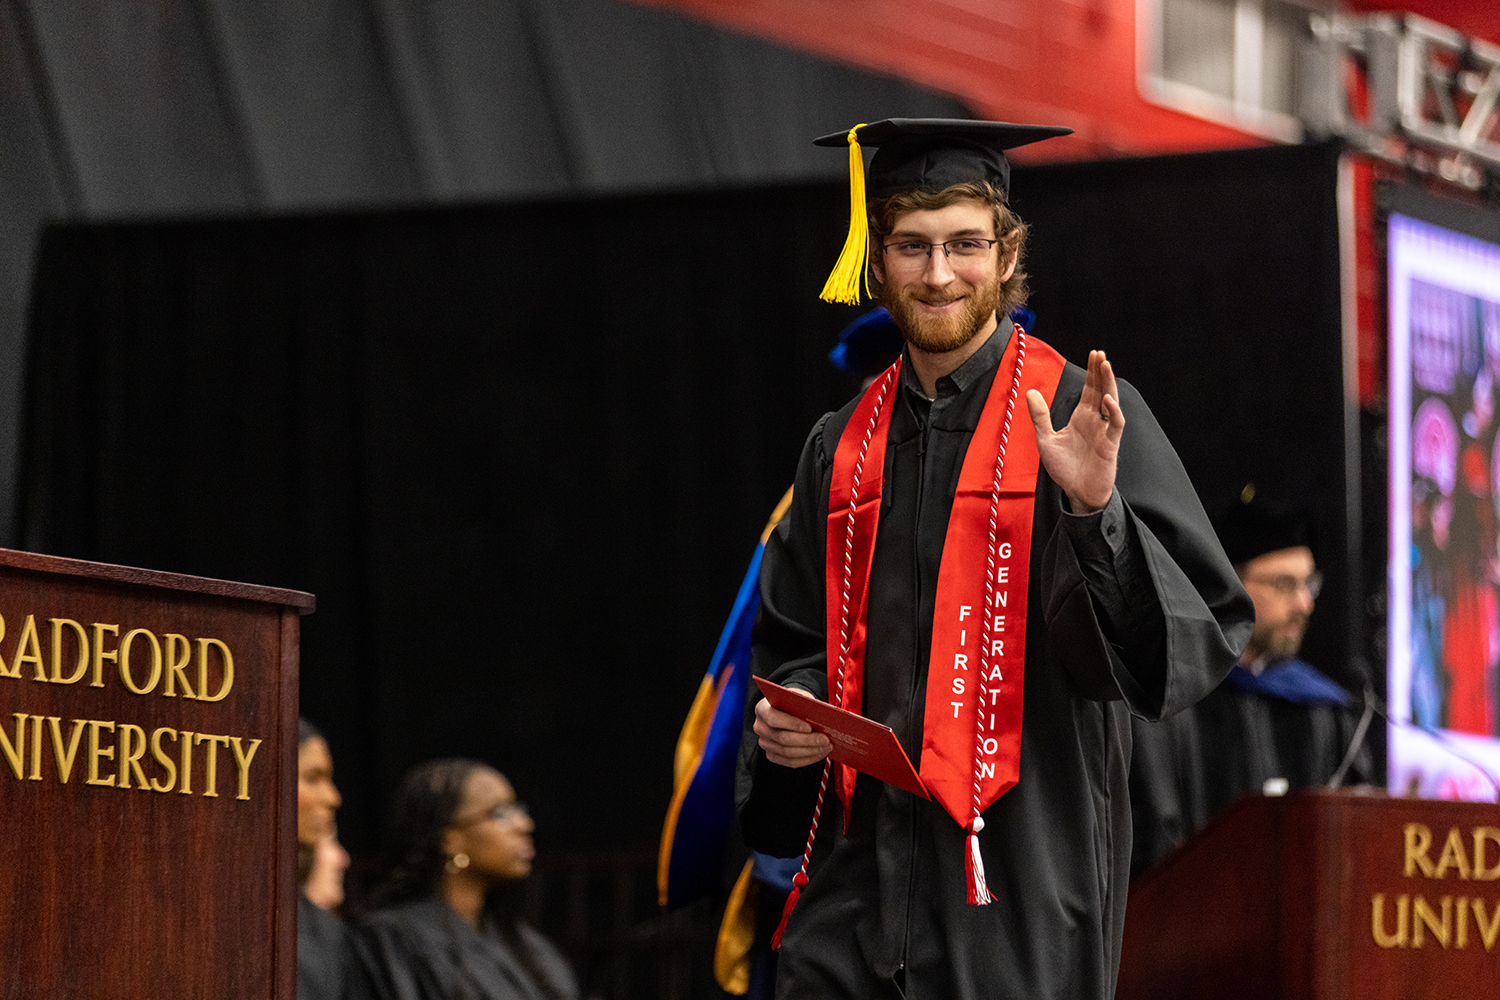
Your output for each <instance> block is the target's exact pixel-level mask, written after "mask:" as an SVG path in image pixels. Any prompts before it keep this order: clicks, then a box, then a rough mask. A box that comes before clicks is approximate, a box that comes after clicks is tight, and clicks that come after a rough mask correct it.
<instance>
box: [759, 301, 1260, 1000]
mask: <svg viewBox="0 0 1500 1000" xmlns="http://www.w3.org/2000/svg"><path fill="white" fill-rule="evenodd" d="M1009 335H1010V331H1009V330H1008V329H1006V330H1002V331H1000V332H998V333H997V334H995V335H994V336H992V337H991V338H990V339H989V341H988V342H987V343H986V344H984V345H983V346H982V347H981V348H980V349H979V350H978V351H977V352H975V354H974V355H973V356H972V357H971V358H969V360H968V361H966V362H965V363H964V364H963V365H961V366H960V367H959V368H958V369H957V370H955V371H954V372H953V373H952V374H951V375H949V376H945V377H943V378H942V379H940V380H939V382H938V386H937V388H938V398H937V400H936V402H934V403H932V404H930V406H928V405H927V404H926V403H925V401H924V400H923V399H922V398H921V396H920V393H919V392H917V391H914V388H915V385H916V383H915V380H914V379H912V378H911V377H910V371H909V367H908V370H907V372H906V373H905V374H904V375H903V380H904V383H905V384H903V386H902V387H900V389H899V390H894V392H895V393H896V395H895V396H894V398H893V400H892V402H893V403H894V404H895V408H894V409H893V411H892V419H891V427H890V436H889V439H888V445H887V451H886V466H885V470H884V473H885V483H884V488H883V498H882V509H881V515H880V528H879V534H878V536H877V540H876V545H875V552H874V559H873V565H872V570H871V582H870V601H869V608H870V610H869V619H868V622H869V632H868V646H867V650H868V652H867V662H866V668H865V704H864V714H865V715H866V716H868V717H870V718H872V719H874V720H876V721H878V722H881V723H884V724H885V725H888V726H890V727H891V728H892V729H893V730H895V732H896V734H897V737H898V738H899V739H900V740H901V742H902V745H903V746H904V747H905V748H906V752H907V754H908V756H910V758H911V759H912V761H913V763H917V764H918V766H920V764H919V755H920V752H921V746H922V724H923V711H924V704H925V703H924V690H925V684H926V674H927V658H928V653H929V645H930V641H931V632H932V614H933V605H934V600H935V596H936V588H937V577H938V566H939V562H940V557H941V555H942V548H943V541H944V536H945V532H946V530H947V523H948V516H949V513H950V511H951V509H952V505H953V490H954V487H955V485H956V483H957V479H958V475H959V470H960V467H961V465H962V461H963V456H964V452H965V450H966V449H967V447H968V442H969V438H970V437H971V435H972V433H973V430H974V428H975V426H976V425H977V423H978V421H979V416H980V413H981V411H982V410H983V407H984V401H985V397H986V395H987V393H988V392H989V389H990V386H991V383H992V382H993V381H994V375H995V369H996V366H997V365H998V363H999V361H1000V357H1001V354H1002V352H1003V350H1004V347H1005V343H1006V340H1007V338H1008V336H1009ZM1083 383H1084V372H1083V370H1082V369H1080V368H1078V367H1077V366H1074V365H1069V366H1067V368H1066V369H1065V371H1064V374H1063V376H1062V379H1061V382H1060V384H1059V387H1058V390H1057V393H1056V396H1055V398H1054V401H1053V405H1052V419H1053V423H1054V426H1061V425H1062V424H1063V423H1065V422H1066V421H1067V420H1068V418H1069V416H1070V415H1071V413H1072V411H1073V408H1074V407H1075V406H1076V404H1077V402H1078V399H1079V396H1080V394H1081V392H1082V389H1083ZM1000 391H1003V390H1000ZM1120 403H1121V406H1122V407H1123V409H1124V412H1125V416H1126V427H1125V432H1124V437H1123V439H1122V441H1121V445H1120V457H1119V471H1118V474H1117V477H1116V488H1115V495H1114V496H1113V497H1112V498H1111V500H1110V503H1109V506H1108V507H1106V509H1105V510H1104V511H1102V512H1099V513H1095V514H1093V515H1088V516H1085V517H1075V516H1073V515H1071V514H1067V513H1064V505H1065V503H1066V500H1065V499H1064V497H1063V495H1062V492H1061V490H1060V489H1059V488H1058V487H1057V485H1056V484H1055V483H1053V482H1052V481H1051V479H1050V478H1049V477H1048V476H1047V475H1046V472H1045V470H1043V471H1041V472H1040V474H1039V476H1038V481H1037V493H1036V505H1035V511H1036V513H1035V520H1034V527H1033V533H1032V555H1031V569H1030V581H1029V594H1030V597H1029V603H1028V608H1027V633H1026V635H1027V641H1026V673H1025V697H1024V701H1023V709H1022V719H1023V724H1022V744H1021V760H1020V768H1021V771H1020V782H1019V783H1018V784H1017V785H1016V787H1014V788H1012V789H1011V790H1010V791H1009V792H1007V793H1006V794H1005V795H1003V796H1001V798H1000V799H999V800H998V801H997V802H996V803H995V804H994V805H992V806H991V807H990V808H989V809H988V810H986V812H985V813H984V821H985V829H984V831H983V832H982V833H981V834H980V836H979V843H980V849H981V852H982V854H983V857H984V865H985V872H986V876H987V879H988V884H989V888H990V892H991V893H992V894H993V895H994V896H995V902H993V903H991V904H990V905H988V906H971V905H969V904H968V903H967V902H966V900H965V893H966V887H965V886H966V883H965V876H964V851H965V839H964V838H965V834H964V831H963V829H962V828H961V827H960V826H959V825H958V823H957V822H955V821H954V820H953V819H952V818H951V817H950V816H948V814H947V813H946V812H945V811H944V810H943V809H942V807H940V806H939V805H938V804H937V803H935V802H926V801H923V800H920V799H918V798H916V797H914V796H912V795H911V794H909V793H907V792H903V791H901V790H899V789H896V788H894V787H891V786H888V785H885V784H883V783H881V782H879V781H876V780H875V779H872V778H870V777H868V776H866V775H860V777H859V779H858V782H857V784H856V790H855V794H854V802H853V807H852V822H851V823H850V828H849V832H848V834H847V835H846V834H844V833H842V832H840V828H841V826H842V824H843V810H842V807H841V804H840V803H839V801H838V799H837V796H836V795H835V794H834V792H833V790H832V788H830V790H829V793H828V797H827V801H826V804H825V809H824V814H823V820H822V823H821V825H820V828H819V833H818V838H817V846H816V848H815V850H814V853H813V860H812V865H811V879H810V882H809V884H808V886H807V888H806V889H805V890H804V892H803V894H802V897H801V901H800V903H799V904H798V906H797V909H796V910H795V911H794V913H793V914H792V917H791V919H790V921H789V923H788V925H787V928H786V932H785V936H784V938H783V942H782V950H781V956H780V963H779V968H778V973H777V976H778V989H777V995H778V996H780V997H784V998H816V1000H831V998H849V1000H855V998H857V1000H872V998H886V997H898V996H902V995H904V996H906V997H911V998H921V1000H928V998H934V1000H937V998H941V1000H970V998H1001V997H1004V998H1016V1000H1021V998H1025V1000H1048V998H1057V1000H1063V998H1067V1000H1109V998H1111V997H1113V996H1114V989H1115V978H1116V975H1117V972H1118V966H1119V948H1120V938H1121V933H1122V928H1123V922H1124V913H1125V895H1126V888H1127V884H1128V876H1129V862H1130V835H1131V828H1130V808H1129V798H1128V794H1127V785H1126V781H1127V771H1128V768H1129V763H1130V746H1131V742H1130V725H1129V716H1130V713H1131V712H1135V713H1137V714H1139V715H1142V716H1144V717H1147V718H1157V717H1159V716H1161V715H1162V714H1163V713H1170V712H1172V711H1176V710H1178V709H1180V708H1182V707H1184V706H1186V705H1188V704H1191V703H1192V702H1194V701H1196V700H1197V699H1198V698H1201V697H1202V696H1203V695H1205V694H1207V693H1208V692H1209V691H1211V690H1213V689H1214V687H1215V686H1216V685H1217V684H1218V683H1219V681H1220V679H1221V678H1222V677H1223V676H1224V674H1225V672H1226V671H1227V670H1228V669H1229V667H1230V666H1231V665H1232V664H1233V662H1234V659H1235V656H1236V655H1237V654H1238V652H1239V650H1240V648H1241V647H1242V646H1243V645H1244V643H1245V641H1246V640H1247V639H1248V637H1249V633H1250V623H1251V620H1252V617H1253V611H1252V608H1251V604H1250V600H1249V598H1248V596H1247V595H1246V594H1245V592H1244V590H1243V588H1241V586H1240V584H1239V581H1238V580H1237V579H1236V577H1235V575H1234V572H1233V570H1232V568H1231V567H1230V565H1229V563H1228V561H1227V560H1226V559H1225V557H1224V554H1223V551H1222V550H1221V549H1220V547H1219V544H1218V541H1217V539H1216V537H1215V535H1214V533H1213V530H1212V528H1211V527H1210V526H1209V523H1208V520H1207V518H1206V516H1205V515H1204V513H1203V509H1202V506H1201V505H1200V503H1199V502H1198V498H1197V496H1196V494H1195V493H1194V492H1193V489H1192V486H1191V485H1190V483H1189V482H1188V479H1187V476H1186V474H1185V473H1184V471H1183V469H1182V465H1181V463H1180V462H1179V460H1178V458H1177V455H1176V453H1175V452H1174V451H1173V450H1172V447H1171V445H1170V444H1169V443H1168V442H1167V440H1166V438H1165V436H1164V435H1163V434H1162V432H1161V429H1160V427H1159V426H1158V425H1157V423H1156V421H1155V419H1154V418H1153V417H1152V415H1151V413H1150V411H1149V410H1148V409H1147V408H1146V406H1145V404H1144V403H1143V402H1142V401H1141V399H1140V396H1139V394H1137V393H1136V392H1135V390H1134V389H1132V388H1131V387H1130V386H1129V385H1127V384H1126V383H1124V382H1121V383H1120ZM854 405H855V401H851V402H850V403H849V404H848V405H846V406H845V407H844V408H843V409H841V410H840V411H838V412H837V413H834V414H830V415H828V416H826V417H824V418H823V420H822V421H820V422H819V424H818V425H817V426H816V427H815V428H814V429H813V432H812V434H811V435H810V437H809V439H808V442H807V444H806V446H805V448H804V450H803V454H802V459H801V462H800V464H799V467H798V471H797V480H796V492H795V494H794V498H793V502H792V506H791V509H790V510H789V511H788V513H787V516H786V517H785V518H784V519H783V520H782V522H781V524H780V525H779V526H778V528H777V529H776V531H775V532H773V533H772V536H771V538H770V540H769V541H768V543H767V546H766V550H765V556H764V563H763V565H762V571H761V610H760V615H759V617H758V619H757V624H756V631H755V655H754V669H755V672H756V673H757V674H759V675H762V676H766V677H769V678H770V679H772V680H774V681H777V682H778V683H782V684H788V683H790V684H794V685H799V686H802V687H804V688H806V689H807V690H810V691H812V692H813V693H814V694H815V695H817V696H819V697H823V698H826V697H827V673H826V664H825V644H824V534H825V530H826V521H827V511H828V490H829V478H830V473H831V469H832V462H833V455H834V451H835V449H836V447H837V444H838V439H839V435H840V434H841V432H842V431H843V429H844V426H845V424H846V423H847V421H848V420H849V417H850V415H851V414H852V412H853V409H854ZM1024 405H1025V404H1024V401H1020V402H1019V403H1018V404H1017V414H1018V415H1017V420H1018V421H1019V422H1021V423H1020V426H1019V427H1014V428H1013V430H1012V433H1013V434H1014V433H1026V434H1029V433H1032V431H1031V428H1030V427H1029V426H1028V425H1027V423H1026V421H1028V419H1029V418H1028V417H1027V416H1026V412H1025V410H1024ZM752 711H753V708H752ZM751 722H753V717H752V716H751V715H749V714H747V723H746V725H747V731H746V734H745V738H744V742H743V745H742V752H741V755H742V760H741V769H740V777H739V783H738V789H737V792H738V796H739V801H740V816H741V826H742V828H743V829H744V832H745V837H746V840H747V842H748V843H749V844H750V846H752V847H754V848H755V849H757V850H760V851H763V852H765V853H769V854H775V855H782V856H787V855H793V854H799V853H801V850H802V848H803V846H804V844H805V841H806V838H807V830H808V825H809V822H810V820H811V817H812V811H813V803H814V800H815V798H816V794H817V786H818V779H819V776H820V775H821V772H822V765H821V764H818V765H813V766H809V767H805V768H798V769H791V768H784V767H779V766H777V765H774V764H771V763H770V762H769V761H767V760H766V759H765V755H764V753H763V752H762V751H761V750H760V749H759V748H758V746H757V742H756V737H755V735H754V733H753V732H750V731H749V725H750V724H751ZM898 983H899V984H900V985H901V988H902V989H904V994H903V993H899V992H897V984H898Z"/></svg>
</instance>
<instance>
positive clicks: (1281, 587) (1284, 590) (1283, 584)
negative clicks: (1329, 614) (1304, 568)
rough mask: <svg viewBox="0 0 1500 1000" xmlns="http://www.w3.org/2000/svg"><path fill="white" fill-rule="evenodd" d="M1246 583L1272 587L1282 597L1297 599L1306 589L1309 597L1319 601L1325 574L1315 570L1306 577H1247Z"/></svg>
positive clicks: (1285, 574)
mask: <svg viewBox="0 0 1500 1000" xmlns="http://www.w3.org/2000/svg"><path fill="white" fill-rule="evenodd" d="M1245 582H1246V583H1258V584H1260V585H1261V586H1262V587H1270V588H1271V589H1272V590H1274V591H1276V593H1278V594H1280V595H1281V596H1282V597H1296V596H1297V595H1298V594H1300V593H1301V592H1302V591H1303V590H1304V589H1305V590H1306V591H1307V596H1308V597H1311V598H1312V599H1313V600H1317V598H1318V592H1319V591H1321V590H1322V589H1323V574H1322V573H1319V572H1318V571H1317V570H1314V571H1313V572H1311V573H1309V574H1307V576H1304V577H1295V576H1292V575H1290V574H1288V573H1282V574H1280V575H1278V576H1247V577H1245Z"/></svg>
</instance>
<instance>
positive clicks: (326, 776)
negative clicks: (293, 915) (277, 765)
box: [297, 719, 353, 1000]
mask: <svg viewBox="0 0 1500 1000" xmlns="http://www.w3.org/2000/svg"><path fill="white" fill-rule="evenodd" d="M342 804H343V799H342V798H341V797H340V795H339V790H338V787H337V786H336V785H334V783H333V756H332V755H331V754H330V753H329V752H328V741H327V740H325V739H324V738H323V734H322V733H320V732H318V730H317V728H316V727H314V726H313V725H312V724H311V723H310V722H308V721H307V720H306V719H298V720H297V884H298V886H299V887H300V888H301V890H302V892H301V894H300V895H299V896H298V898H297V1000H345V998H346V997H348V996H351V995H352V994H351V993H350V990H349V969H350V967H351V965H352V963H353V953H352V951H351V949H350V942H349V932H348V929H347V928H346V926H345V924H344V922H343V921H342V920H341V919H339V917H338V916H337V913H336V911H337V910H338V908H339V906H340V905H341V904H342V903H343V901H344V870H345V869H346V868H348V867H349V854H348V852H347V851H345V850H344V848H343V847H342V846H341V845H340V844H339V841H338V832H337V827H336V826H335V823H334V815H335V814H336V813H337V811H338V808H339V806H340V805H342Z"/></svg>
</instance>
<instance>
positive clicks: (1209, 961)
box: [1116, 791, 1500, 1000]
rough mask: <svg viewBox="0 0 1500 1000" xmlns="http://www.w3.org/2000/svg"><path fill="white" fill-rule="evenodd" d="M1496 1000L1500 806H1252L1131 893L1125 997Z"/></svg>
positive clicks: (1312, 796) (1227, 816) (1296, 799)
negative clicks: (1482, 999)
mask: <svg viewBox="0 0 1500 1000" xmlns="http://www.w3.org/2000/svg"><path fill="white" fill-rule="evenodd" d="M1494 996H1500V806H1496V805H1488V804H1479V803H1469V802H1434V801H1429V800H1421V799H1393V798H1388V797H1385V796H1384V795H1378V794H1362V793H1358V792H1325V791H1309V792H1299V793H1295V794H1293V795H1289V796H1286V797H1284V798H1264V797H1261V796H1252V797H1250V798H1246V799H1243V800H1241V801H1240V802H1238V803H1236V804H1235V805H1233V806H1231V807H1230V808H1229V809H1227V810H1225V811H1224V813H1223V814H1222V815H1221V816H1219V817H1217V818H1216V819H1215V820H1214V821H1213V822H1212V823H1210V824H1209V825H1208V826H1207V827H1205V828H1204V829H1203V830H1202V831H1201V832H1199V833H1198V834H1197V835H1196V836H1195V837H1193V838H1192V839H1191V840H1189V841H1188V842H1187V843H1185V844H1183V845H1182V846H1181V847H1180V848H1178V849H1177V850H1176V851H1174V852H1173V853H1172V854H1170V855H1168V856H1167V857H1166V858H1164V859H1163V860H1162V862H1161V863H1160V864H1158V865H1157V866H1156V867H1155V868H1153V869H1151V870H1150V871H1148V872H1146V873H1145V874H1144V875H1142V876H1141V877H1140V878H1139V879H1137V881H1136V883H1135V885H1133V886H1132V887H1131V890H1130V900H1129V904H1128V907H1127V910H1126V917H1125V943H1124V946H1123V948H1122V950H1121V961H1120V985H1119V990H1118V992H1117V993H1116V997H1117V998H1118V1000H1147V998H1150V1000H1168V998H1195V1000H1199V998H1205V997H1213V998H1216V1000H1237V998H1242V997H1243V998H1249V997H1255V998H1278V1000H1356V998H1358V1000H1387V998H1389V1000H1397V998H1399V1000H1470V998H1473V1000H1478V998H1481V997H1494Z"/></svg>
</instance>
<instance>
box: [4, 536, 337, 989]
mask: <svg viewBox="0 0 1500 1000" xmlns="http://www.w3.org/2000/svg"><path fill="white" fill-rule="evenodd" d="M312 608H313V598H312V596H311V595H310V594H304V593H301V592H298V591H290V590H275V589H272V588H269V587H255V586H249V585H246V584H238V583H227V582H224V581H220V580H208V579H203V578H199V577H190V576H179V575H175V574H171V573H158V572H153V571H150V570H140V569H129V568H126V567H122V566H108V565H103V564H100V563H89V562H81V561H78V560H73V559H59V558H55V557H52V556H41V555H33V554H30V553H25V552H14V551H11V550H7V549H0V927H3V928H4V931H3V939H0V1000H20V998H26V1000H36V998H50V997H58V998H62V997H67V998H76V1000H119V998H124V997H183V998H194V1000H198V998H203V1000H208V998H213V1000H230V998H256V1000H263V998H264V1000H293V995H294V994H295V992H296V913H297V909H296V822H297V820H296V814H297V806H296V790H295V789H296V782H297V646H298V625H299V623H298V616H299V615H300V614H305V613H307V612H309V611H311V610H312Z"/></svg>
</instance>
